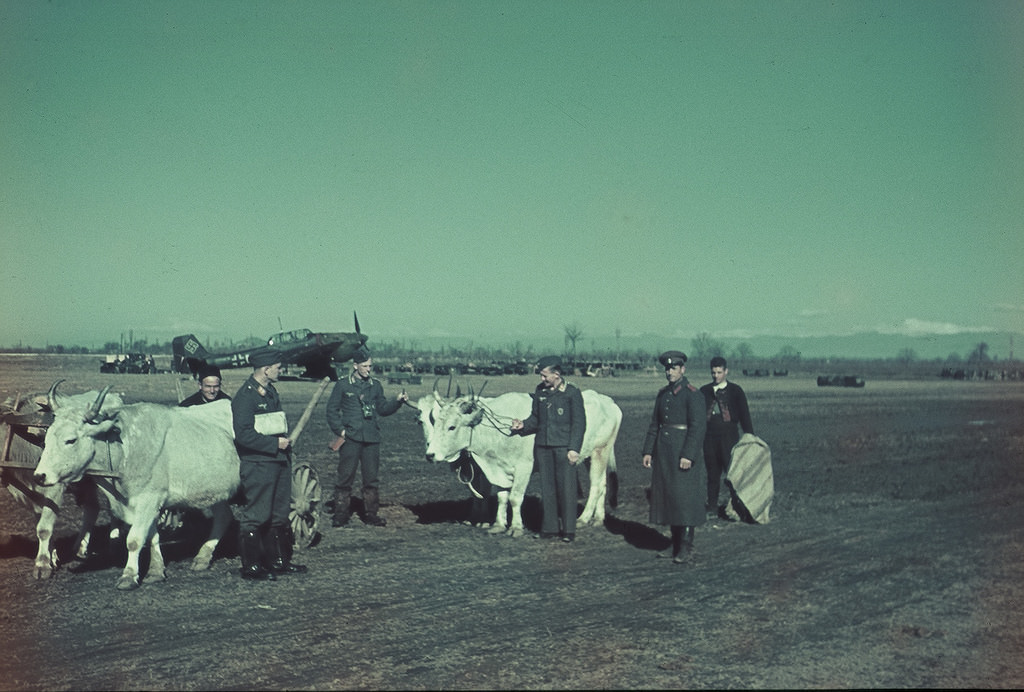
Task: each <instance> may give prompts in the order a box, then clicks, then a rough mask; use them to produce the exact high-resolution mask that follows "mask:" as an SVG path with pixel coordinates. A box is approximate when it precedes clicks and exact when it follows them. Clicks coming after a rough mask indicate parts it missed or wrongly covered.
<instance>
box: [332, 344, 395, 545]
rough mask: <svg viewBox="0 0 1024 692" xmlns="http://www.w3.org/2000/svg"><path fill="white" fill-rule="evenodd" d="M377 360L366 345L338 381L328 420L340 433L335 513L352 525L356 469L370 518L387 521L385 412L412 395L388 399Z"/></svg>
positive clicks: (370, 520) (373, 522) (337, 521)
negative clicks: (383, 503)
mask: <svg viewBox="0 0 1024 692" xmlns="http://www.w3.org/2000/svg"><path fill="white" fill-rule="evenodd" d="M372 371H373V359H372V358H371V357H370V352H369V350H367V349H366V347H365V346H360V347H359V350H358V351H356V354H355V356H354V357H353V358H352V372H351V374H349V376H348V377H346V378H343V379H340V380H338V382H337V383H336V384H335V385H334V390H333V391H332V392H331V398H330V399H329V400H328V402H327V425H328V426H329V427H330V428H331V431H332V432H333V433H334V434H335V435H337V436H338V440H337V441H336V442H335V445H339V444H340V448H338V447H336V446H335V445H332V447H334V448H335V449H338V477H337V480H336V481H335V486H334V518H333V519H332V520H331V525H332V526H334V527H341V526H345V525H347V524H348V520H349V518H350V517H351V515H352V509H351V502H352V484H353V483H354V482H355V479H356V468H357V467H358V468H359V469H360V470H361V473H362V476H363V507H364V510H365V515H364V518H363V521H364V523H366V524H368V525H370V526H385V525H387V520H386V519H384V517H382V516H380V515H379V514H378V511H379V510H380V443H381V439H382V438H381V434H380V417H381V416H390V415H391V414H393V413H395V412H396V411H397V410H398V409H399V408H401V406H402V404H403V403H404V402H406V401H408V400H409V395H408V394H406V393H405V390H404V389H403V390H402V393H401V394H399V395H398V397H396V398H395V399H394V400H392V401H388V400H387V399H385V398H384V387H383V386H381V383H380V380H376V379H374V378H373V377H371V376H370V373H371V372H372Z"/></svg>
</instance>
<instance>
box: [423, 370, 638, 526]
mask: <svg viewBox="0 0 1024 692" xmlns="http://www.w3.org/2000/svg"><path fill="white" fill-rule="evenodd" d="M434 396H435V398H436V399H437V404H438V407H437V409H433V407H431V411H430V414H431V417H432V418H433V421H434V424H433V429H432V431H431V434H430V439H429V441H428V444H427V460H428V461H444V462H453V461H456V460H457V459H458V458H459V455H460V454H461V453H462V451H463V450H466V451H468V452H469V453H470V454H471V455H472V456H473V460H474V461H476V463H477V464H478V465H479V466H480V469H481V470H482V471H483V473H484V475H485V476H487V480H489V481H490V482H491V483H492V484H493V485H494V486H495V487H496V488H497V489H498V514H497V517H496V518H495V521H494V525H493V526H492V527H491V529H490V532H491V533H505V532H506V531H507V532H508V535H509V536H512V537H513V538H517V537H519V536H522V535H523V534H524V533H525V529H524V528H523V518H522V505H523V498H524V496H525V495H526V486H527V485H528V484H529V482H530V475H531V474H532V473H533V436H532V435H529V436H525V437H524V436H522V435H510V433H509V426H510V424H511V422H512V419H513V418H519V419H520V420H523V419H526V418H527V417H528V416H529V415H530V409H531V397H530V395H529V394H525V393H520V392H512V393H509V394H502V395H501V396H498V397H494V398H491V399H488V398H480V397H474V396H468V397H457V398H456V399H455V400H454V401H451V402H444V401H443V400H442V399H441V397H440V395H439V394H437V392H436V391H435V393H434ZM425 403H426V402H424V401H423V400H421V402H420V410H421V412H423V409H424V408H425V407H424V404H425ZM583 406H584V409H585V410H586V413H587V429H586V434H585V435H584V437H583V449H581V450H580V458H581V459H588V458H589V459H590V493H589V495H588V497H587V504H586V505H585V506H584V508H583V513H582V514H581V515H580V517H579V523H580V525H581V526H587V525H596V524H601V523H603V522H604V517H605V509H604V505H605V499H606V497H607V499H608V500H609V501H610V502H611V504H612V506H614V504H615V500H616V490H615V488H616V485H617V475H616V467H615V439H616V438H617V437H618V435H619V426H620V425H621V424H622V409H620V408H619V407H618V406H617V405H616V404H615V402H614V401H612V399H611V398H610V397H608V396H605V395H604V394H599V393H598V392H595V391H592V390H587V391H584V392H583ZM609 476H610V477H611V483H612V492H611V493H610V494H609V493H608V485H609ZM509 505H511V509H512V518H511V522H509V520H508V518H507V513H508V507H509Z"/></svg>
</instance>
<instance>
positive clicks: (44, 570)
mask: <svg viewBox="0 0 1024 692" xmlns="http://www.w3.org/2000/svg"><path fill="white" fill-rule="evenodd" d="M32 576H33V577H35V578H36V579H49V578H50V577H52V576H53V568H51V567H50V566H49V565H47V566H46V567H40V566H38V565H37V566H36V568H35V569H34V570H32Z"/></svg>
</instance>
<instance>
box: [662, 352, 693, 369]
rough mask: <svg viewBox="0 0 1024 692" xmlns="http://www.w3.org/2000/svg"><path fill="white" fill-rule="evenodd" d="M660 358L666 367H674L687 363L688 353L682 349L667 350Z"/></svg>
mask: <svg viewBox="0 0 1024 692" xmlns="http://www.w3.org/2000/svg"><path fill="white" fill-rule="evenodd" d="M658 360H659V361H661V364H662V365H664V366H665V367H666V368H674V367H675V366H677V365H686V354H685V353H683V352H682V351H665V352H664V353H662V354H661V355H660V356H658Z"/></svg>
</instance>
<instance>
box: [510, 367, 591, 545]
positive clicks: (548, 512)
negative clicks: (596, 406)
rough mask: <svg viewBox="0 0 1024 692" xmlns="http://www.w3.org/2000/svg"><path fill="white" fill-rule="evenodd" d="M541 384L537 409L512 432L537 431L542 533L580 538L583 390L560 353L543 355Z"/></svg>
mask: <svg viewBox="0 0 1024 692" xmlns="http://www.w3.org/2000/svg"><path fill="white" fill-rule="evenodd" d="M537 367H538V368H540V384H539V385H537V389H536V390H535V391H534V393H533V410H532V411H531V413H530V417H529V418H527V419H526V420H525V421H521V420H518V419H516V420H513V421H512V427H511V430H512V433H513V434H518V435H533V434H536V437H535V438H534V441H533V459H534V462H535V463H536V466H537V468H538V469H539V470H540V493H541V504H542V506H543V508H544V517H543V519H542V523H541V530H540V537H541V538H555V537H556V536H558V535H561V536H562V540H563V541H565V542H566V543H571V542H572V541H573V540H574V539H575V538H576V496H577V493H578V489H577V480H576V464H577V463H578V462H579V460H580V450H581V449H583V435H584V433H586V430H587V414H586V411H585V410H584V407H583V395H582V394H581V393H580V390H579V389H577V388H576V386H575V385H572V384H569V383H568V382H566V381H565V380H564V379H562V360H561V359H560V358H559V357H558V356H547V357H546V358H541V359H540V361H539V362H538V363H537Z"/></svg>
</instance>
